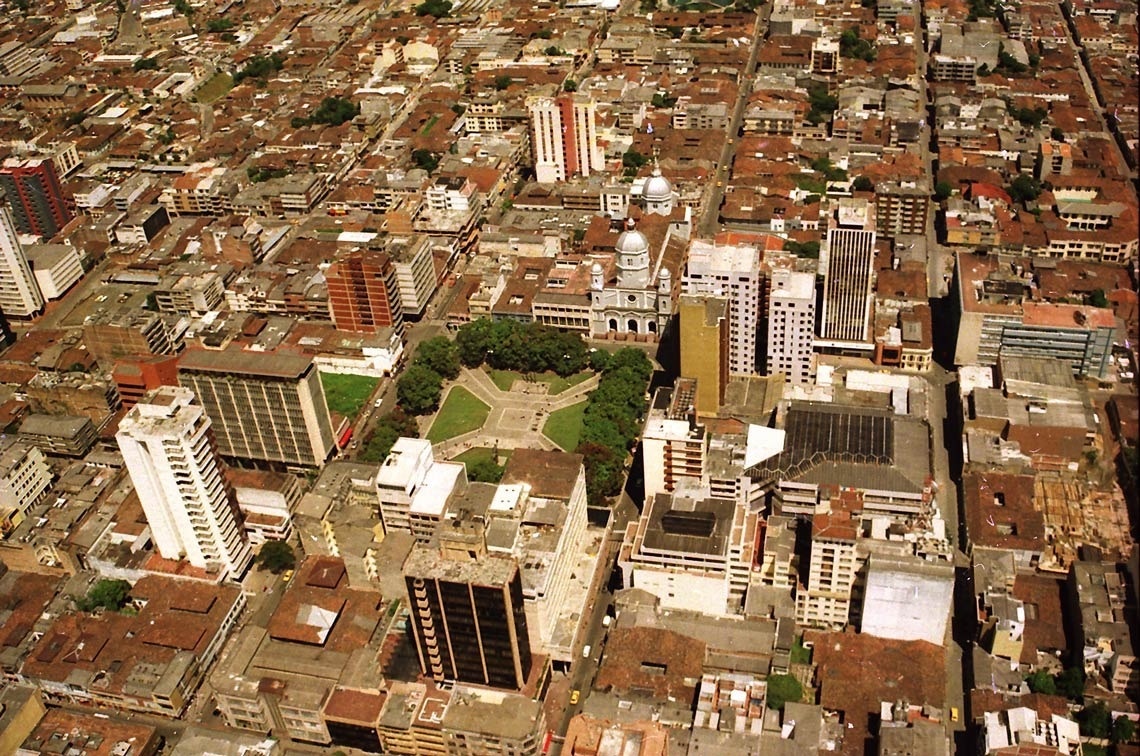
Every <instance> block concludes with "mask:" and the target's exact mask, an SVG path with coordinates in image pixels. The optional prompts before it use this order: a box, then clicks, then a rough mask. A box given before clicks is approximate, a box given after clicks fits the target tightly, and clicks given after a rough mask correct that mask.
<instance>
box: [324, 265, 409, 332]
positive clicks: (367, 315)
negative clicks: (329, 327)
mask: <svg viewBox="0 0 1140 756" xmlns="http://www.w3.org/2000/svg"><path fill="white" fill-rule="evenodd" d="M325 280H326V282H327V284H328V291H329V312H330V314H331V315H332V321H333V323H334V324H335V325H336V327H337V329H339V330H342V331H356V332H362V333H376V332H377V331H379V330H380V329H382V328H399V327H400V326H401V325H402V323H403V317H402V305H401V304H400V285H399V279H398V278H397V275H396V268H395V266H393V265H392V260H391V258H390V257H389V256H388V255H387V254H385V253H384V252H378V251H374V250H362V251H356V252H352V253H350V254H349V255H348V256H346V257H344V258H342V259H340V260H338V261H336V262H334V263H333V264H332V265H330V266H329V268H328V270H326V271H325Z"/></svg>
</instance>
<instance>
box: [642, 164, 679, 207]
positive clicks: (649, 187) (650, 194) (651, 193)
mask: <svg viewBox="0 0 1140 756" xmlns="http://www.w3.org/2000/svg"><path fill="white" fill-rule="evenodd" d="M641 196H642V197H644V198H645V201H646V202H668V201H669V200H670V199H671V198H672V197H673V185H672V184H670V183H669V179H667V178H665V177H664V176H662V175H661V169H660V168H654V169H653V175H652V176H650V177H649V179H648V180H647V181H646V182H645V188H644V189H643V190H642V192H641Z"/></svg>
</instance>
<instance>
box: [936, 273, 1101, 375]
mask: <svg viewBox="0 0 1140 756" xmlns="http://www.w3.org/2000/svg"><path fill="white" fill-rule="evenodd" d="M957 262H958V265H957V276H956V281H955V285H956V289H957V295H958V301H959V306H960V312H961V316H960V320H959V324H958V340H957V346H956V351H955V355H954V362H955V363H956V364H958V365H993V364H996V363H997V361H998V357H999V356H1002V355H1006V356H1023V357H1046V358H1049V359H1051V360H1057V359H1059V360H1063V361H1064V362H1066V363H1068V365H1069V366H1070V368H1071V369H1072V371H1073V373H1074V374H1075V375H1082V376H1090V377H1095V378H1100V379H1104V378H1105V377H1107V376H1108V371H1109V367H1110V366H1111V363H1112V344H1113V342H1114V341H1115V340H1116V338H1117V336H1116V317H1115V315H1114V314H1113V312H1112V310H1110V309H1107V308H1103V307H1091V306H1085V305H1076V304H1053V303H1050V302H1043V301H1038V300H1037V297H1038V296H1039V295H1038V294H1037V293H1035V291H1034V286H1033V271H1032V270H1031V269H1030V267H1029V265H1028V264H1027V263H1028V261H1027V260H1025V259H1024V258H1018V259H1015V260H1004V261H1003V260H999V259H998V257H996V256H993V255H989V256H986V257H981V256H978V255H973V254H969V253H961V252H959V253H958V258H957Z"/></svg>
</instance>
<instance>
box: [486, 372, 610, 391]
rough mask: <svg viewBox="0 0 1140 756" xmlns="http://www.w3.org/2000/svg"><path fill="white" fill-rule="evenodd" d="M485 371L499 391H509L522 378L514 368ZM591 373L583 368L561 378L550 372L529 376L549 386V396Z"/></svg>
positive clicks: (571, 385) (576, 383)
mask: <svg viewBox="0 0 1140 756" xmlns="http://www.w3.org/2000/svg"><path fill="white" fill-rule="evenodd" d="M487 373H488V374H489V375H490V376H491V380H492V381H494V382H495V385H496V386H498V387H499V389H500V390H501V391H510V390H511V386H512V385H514V382H515V381H518V380H522V378H523V377H524V376H523V374H522V373H519V372H517V371H514V370H494V369H488V370H487ZM592 375H593V372H591V371H589V370H583V371H582V372H581V373H575V374H574V375H571V376H568V377H566V378H563V377H562V376H560V375H558V374H557V373H551V372H546V373H535V374H534V375H532V376H531V377H532V378H534V380H535V382H537V383H545V384H547V385H548V386H550V388H549V389H547V393H548V394H549V395H550V396H557V395H558V394H561V393H562V392H563V391H566V390H567V389H569V388H573V387H574V386H577V385H578V384H579V383H582V382H583V381H586V380H589V378H590V376H592Z"/></svg>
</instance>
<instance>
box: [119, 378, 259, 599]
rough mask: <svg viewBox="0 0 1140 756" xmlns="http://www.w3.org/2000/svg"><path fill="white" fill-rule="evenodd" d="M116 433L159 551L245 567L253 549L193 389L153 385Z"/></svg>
mask: <svg viewBox="0 0 1140 756" xmlns="http://www.w3.org/2000/svg"><path fill="white" fill-rule="evenodd" d="M115 438H116V440H118V442H119V450H120V451H121V452H122V455H123V463H124V464H125V465H126V468H127V472H128V473H129V474H130V476H131V482H132V483H133V484H134V486H135V491H136V492H137V493H138V496H139V501H140V502H141V503H142V507H143V512H144V513H145V514H146V519H147V524H148V525H149V526H150V532H151V536H152V537H153V538H154V544H155V546H156V547H157V548H158V552H159V554H161V555H162V556H163V558H165V559H172V560H178V561H180V560H183V559H184V560H186V561H187V562H189V563H190V564H191V565H193V566H194V567H197V568H199V569H202V570H206V571H208V572H211V573H214V572H221V573H223V574H224V575H226V576H228V577H231V578H238V577H240V576H241V575H243V574H245V571H246V570H247V569H248V568H249V566H250V564H251V563H252V562H253V552H252V551H251V550H250V548H249V543H248V542H247V541H246V539H245V533H244V532H243V530H242V527H241V515H240V513H239V512H238V506H237V500H236V498H235V495H234V492H233V489H232V488H231V487H230V486H229V484H228V483H227V482H226V480H225V479H224V477H223V476H222V470H221V467H220V465H219V462H218V458H217V453H216V451H215V447H214V443H213V435H212V434H211V433H210V418H209V417H207V415H206V411H205V410H204V409H203V408H202V407H201V406H200V405H198V404H195V403H194V394H193V393H192V392H190V391H189V390H187V389H183V388H176V387H165V388H161V389H157V390H156V391H154V392H153V393H151V394H149V395H147V396H146V397H144V398H143V400H142V401H140V402H139V403H138V404H136V405H135V406H134V407H132V408H131V410H130V411H129V412H128V413H127V415H126V417H124V418H123V420H122V421H121V422H120V423H119V431H118V433H116V434H115Z"/></svg>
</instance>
